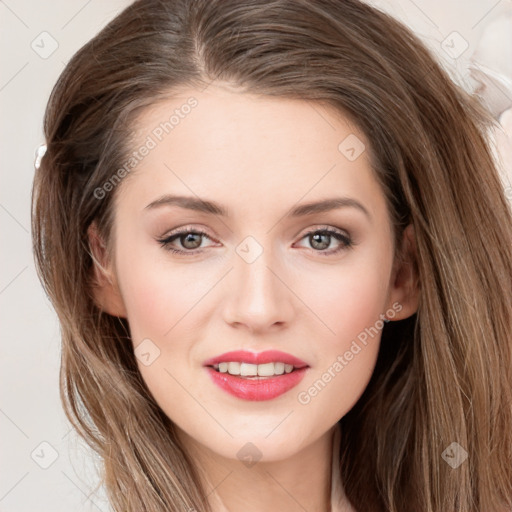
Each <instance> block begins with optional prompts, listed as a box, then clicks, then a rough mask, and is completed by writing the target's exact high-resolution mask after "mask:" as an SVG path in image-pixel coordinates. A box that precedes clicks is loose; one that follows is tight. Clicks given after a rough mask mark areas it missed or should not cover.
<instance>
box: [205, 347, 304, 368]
mask: <svg viewBox="0 0 512 512" xmlns="http://www.w3.org/2000/svg"><path fill="white" fill-rule="evenodd" d="M233 361H237V362H240V363H248V364H266V363H275V362H281V363H285V364H291V365H292V366H293V367H294V368H296V369H299V368H305V367H307V366H309V365H308V364H307V363H306V362H304V361H302V359H299V358H297V357H295V356H292V355H291V354H287V353H286V352H281V351H280V350H265V351H264V352H259V353H256V352H249V351H248V350H235V351H232V352H226V353H224V354H221V355H219V356H216V357H212V358H211V359H208V360H207V361H205V362H204V364H203V366H213V365H215V364H219V363H229V362H233Z"/></svg>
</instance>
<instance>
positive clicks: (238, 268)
mask: <svg viewBox="0 0 512 512" xmlns="http://www.w3.org/2000/svg"><path fill="white" fill-rule="evenodd" d="M283 268H284V266H283V265H281V264H279V262H278V261H277V258H275V257H273V256H272V251H271V250H270V249H267V248H266V247H265V248H264V250H263V252H262V253H261V254H260V255H259V256H258V257H257V258H256V259H255V260H254V261H252V262H250V260H246V259H244V258H243V257H240V256H239V255H238V254H234V268H233V271H232V272H230V275H229V279H228V280H227V282H226V296H225V302H224V308H223V314H224V320H225V321H226V322H227V323H228V324H230V325H231V326H233V327H235V328H243V329H246V330H248V331H250V332H251V333H253V334H255V333H263V332H266V331H268V330H279V329H283V328H284V327H285V326H286V325H289V323H290V322H291V320H292V318H293V315H294V307H293V297H294V293H293V291H292V287H291V286H290V284H289V282H288V281H289V280H290V279H289V278H287V277H288V276H287V273H286V271H284V270H283Z"/></svg>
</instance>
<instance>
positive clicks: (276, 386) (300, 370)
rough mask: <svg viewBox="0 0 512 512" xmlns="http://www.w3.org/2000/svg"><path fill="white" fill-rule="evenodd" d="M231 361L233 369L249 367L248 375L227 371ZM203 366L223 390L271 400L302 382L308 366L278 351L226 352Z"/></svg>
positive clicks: (238, 369) (249, 398)
mask: <svg viewBox="0 0 512 512" xmlns="http://www.w3.org/2000/svg"><path fill="white" fill-rule="evenodd" d="M228 363H230V365H229V366H230V371H231V370H234V371H235V372H236V373H240V372H245V371H246V370H247V371H248V372H249V375H232V374H231V373H229V372H228V371H227V367H228ZM269 363H275V364H274V365H271V364H269ZM246 365H251V366H246ZM258 365H265V366H263V367H260V366H258ZM204 366H205V367H206V369H207V371H208V373H209V375H210V377H211V379H212V381H213V382H214V383H215V384H216V385H217V386H219V387H220V388H221V389H223V390H224V391H226V392H227V393H230V394H231V395H233V396H236V397H237V398H241V399H244V400H252V401H261V400H271V399H273V398H276V397H278V396H280V395H282V394H284V393H286V392H287V391H289V390H290V389H292V388H294V387H295V386H297V385H298V384H299V382H300V381H301V380H302V379H303V378H304V375H305V373H306V371H307V369H308V368H309V366H308V364H307V363H305V362H304V361H302V360H301V359H299V358H297V357H295V356H292V355H290V354H287V353H285V352H281V351H278V350H267V351H265V352H261V353H254V352H249V351H245V350H237V351H233V352H226V353H224V354H221V355H220V356H217V357H214V358H211V359H208V360H207V361H205V362H204ZM244 367H245V368H244ZM284 368H286V370H285V369H284ZM269 372H270V373H271V375H269V374H268V373H269ZM261 373H264V374H265V375H264V376H262V375H260V374H261Z"/></svg>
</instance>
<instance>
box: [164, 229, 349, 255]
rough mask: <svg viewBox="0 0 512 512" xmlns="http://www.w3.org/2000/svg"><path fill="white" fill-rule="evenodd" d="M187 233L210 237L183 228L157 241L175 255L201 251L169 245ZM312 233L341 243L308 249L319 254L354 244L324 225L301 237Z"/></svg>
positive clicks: (195, 230)
mask: <svg viewBox="0 0 512 512" xmlns="http://www.w3.org/2000/svg"><path fill="white" fill-rule="evenodd" d="M188 234H194V235H201V236H204V237H207V238H210V240H211V237H210V236H209V235H208V233H206V232H205V231H203V230H202V229H191V228H183V229H181V230H179V231H175V232H174V233H170V234H169V235H168V236H166V237H164V238H159V239H157V242H158V243H160V245H161V246H162V247H163V248H164V250H166V251H169V252H172V253H174V254H177V255H182V256H185V255H194V254H198V253H199V252H202V249H190V250H181V249H175V248H174V247H171V243H172V242H174V240H176V239H179V238H180V237H181V236H184V235H188ZM313 234H323V235H330V236H331V237H334V238H335V239H336V240H338V241H340V242H341V243H342V245H341V247H339V248H338V249H330V250H315V249H310V250H311V251H313V252H315V253H318V254H320V255H321V256H331V255H333V254H337V253H339V252H341V251H343V250H347V249H351V248H353V247H354V245H356V244H355V243H354V241H353V240H352V239H351V238H350V237H349V236H347V235H344V234H343V233H341V232H339V231H335V230H333V229H331V228H328V227H324V228H321V229H315V230H312V231H308V232H307V233H305V234H304V236H303V237H302V238H301V240H302V239H304V238H306V237H308V236H310V235H313Z"/></svg>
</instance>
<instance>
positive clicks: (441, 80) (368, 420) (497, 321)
mask: <svg viewBox="0 0 512 512" xmlns="http://www.w3.org/2000/svg"><path fill="white" fill-rule="evenodd" d="M213 80H221V81H224V82H228V83H231V84H234V85H236V86H238V87H241V88H243V90H245V91H248V92H252V93H257V94H263V95H268V96H276V97H283V98H296V99H301V100H305V101H317V102H322V103H323V104H325V105H328V106H330V107H332V109H334V110H335V111H338V112H340V113H343V114H344V115H349V116H350V117H351V118H352V119H353V120H354V122H356V123H357V125H358V126H359V127H360V128H361V130H362V131H363V132H364V133H365V135H366V136H367V138H368V140H369V141H370V143H371V152H372V155H373V167H374V170H375V173H376V176H377V177H378V179H379V182H380V183H381V185H382V189H383V191H384V192H385V194H386V198H387V201H388V205H389V211H390V214H391V218H392V220H393V223H394V229H395V237H396V240H395V241H397V240H398V239H399V237H400V236H401V234H402V232H403V229H404V227H405V226H406V225H407V224H409V223H410V224H412V225H413V226H414V233H415V242H416V246H417V262H416V271H417V275H418V281H419V283H420V303H419V308H418V311H417V313H415V314H414V315H413V316H411V317H410V318H408V319H406V320H402V321H397V322H389V323H388V324H387V325H386V326H385V327H384V330H383V335H382V341H381V348H380V352H379V356H378V361H377V365H376V368H375V371H374V374H373V376H372V379H371V381H370V383H369V385H368V387H367V389H366V390H365V392H364V394H363V395H362V397H361V398H360V399H359V401H358V402H357V404H356V405H355V406H354V407H353V409H352V410H351V411H350V412H349V413H348V414H346V415H345V416H344V417H343V418H342V420H341V424H342V429H341V431H342V440H341V447H342V449H341V453H340V468H341V474H342V480H343V485H344V487H345V492H346V494H347V497H348V498H349V499H350V501H351V503H352V504H353V505H354V507H355V508H356V509H357V510H359V511H364V512H373V511H375V512H380V511H390V512H410V511H411V510H414V511H415V512H423V511H424V512H434V511H435V512H441V511H442V512H453V511H459V512H475V511H481V512H495V511H497V510H500V509H499V507H500V506H503V505H508V506H511V507H512V343H511V332H512V216H511V212H510V208H509V205H508V203H507V200H506V198H505V194H504V191H503V188H502V184H501V182H500V178H499V175H498V172H497V170H496V168H495V166H494V163H493V160H492V156H491V153H490V150H489V148H488V145H487V142H486V140H487V139H486V133H487V130H488V128H489V126H490V125H491V120H490V117H489V116H488V115H487V114H486V112H485V111H484V109H483V108H482V107H481V106H480V104H479V102H478V101H477V100H476V99H475V98H473V97H470V96H468V95H467V94H466V93H465V92H464V91H463V90H462V89H461V88H459V87H458V86H456V85H455V84H453V83H452V82H451V81H450V79H449V78H448V77H447V75H446V73H445V72H444V71H443V70H442V69H441V68H440V66H439V65H438V64H437V63H436V61H435V59H434V58H433V57H432V56H431V55H430V53H429V52H428V51H427V50H426V49H425V47H424V46H423V45H422V44H421V43H420V42H419V41H418V39H417V38H416V37H415V36H414V35H413V34H412V33H411V32H410V31H409V30H408V29H406V28H405V27H403V26H402V25H401V24H400V23H398V22H397V21H395V20H394V19H393V18H391V17H390V16H388V15H386V14H384V13H382V12H380V11H378V10H376V9H374V8H371V7H369V6H368V5H365V4H364V3H362V2H359V1H357V0H139V1H136V2H135V3H133V4H132V5H130V6H129V7H127V8H126V9H125V10H124V11H123V12H121V13H120V14H119V15H118V16H117V17H116V18H115V19H114V20H113V21H111V22H110V23H109V24H108V25H107V26H106V27H105V28H104V29H103V30H101V32H99V33H98V34H97V35H96V36H95V37H94V38H93V39H92V40H91V41H89V42H88V43H87V44H86V45H85V46H83V47H82V48H81V49H80V50H79V51H78V52H77V53H76V54H75V55H74V57H73V58H72V59H71V60H70V62H69V63H68V65H67V66H66V68H65V70H64V71H63V73H62V75H61V76H60V78H59V80H58V82H57V84H56V85H55V87H54V89H53V92H52V94H51V97H50V100H49V103H48V106H47V110H46V114H45V118H44V132H45V137H46V143H47V151H46V154H45V155H44V157H43V158H42V161H41V164H40V167H39V169H38V170H37V172H36V175H35V180H34V189H33V204H32V208H33V212H32V213H33V217H32V218H33V226H32V228H33V243H34V252H35V259H36V265H37V269H38V272H39V275H40V278H41V280H42V283H43V285H44V287H45V290H46V291H47V293H48V295H49V297H50V299H51V301H52V303H53V305H54V307H55V309H56V312H57V314H58V317H59V320H60V323H61V329H62V364H61V396H62V400H63V404H64V408H65V411H66V414H67V415H68V417H69V419H70V421H71V422H72V423H73V425H74V426H75V428H76V429H77V431H78V432H79V433H80V435H82V436H83V437H84V439H85V440H86V441H87V442H88V443H89V444H90V446H91V447H92V448H93V449H94V450H96V451H97V452H98V454H99V455H100V456H101V458H102V460H103V461H104V471H103V477H104V482H105V487H106V491H107V494H108V497H109V500H110V502H111V504H112V506H113V508H114V510H116V511H118V512H128V511H137V512H140V511H143V510H148V511H151V512H159V511H161V512H164V511H166V512H168V511H178V510H180V511H183V510H188V509H192V508H193V509H195V510H197V511H201V512H202V511H207V510H210V508H209V506H208V503H207V500H206V498H205V491H204V489H202V488H201V485H200V479H199V478H198V473H197V471H196V469H195V468H194V464H193V461H192V460H191V458H190V457H189V456H188V455H187V453H186V452H185V450H184V449H183V447H182V446H181V445H180V443H179V441H178V438H177V437H176V435H175V431H174V427H173V424H172V422H171V421H170V420H169V418H167V417H166V415H165V414H164V413H163V412H162V410H161V409H160V408H159V407H158V405H157V404H156V402H155V401H154V399H153V398H152V396H151V394H150V393H149V391H148V389H147V388H146V386H145V384H144V382H143V380H142V378H141V376H140V374H139V372H138V369H137V364H136V362H135V358H134V353H133V346H132V344H131V342H130V335H129V326H128V323H127V321H126V319H123V318H117V317H113V316H110V315H108V314H106V313H105V312H103V311H101V308H99V307H98V306H97V305H96V303H95V301H94V295H93V292H92V287H93V284H94V283H93V264H94V262H93V259H92V256H91V251H90V248H89V244H88V238H87V230H88V228H89V226H90V225H91V223H92V222H93V221H94V222H96V223H97V225H98V228H99V230H100V232H101V234H102V236H103V237H104V239H105V240H107V241H109V244H110V243H111V237H110V233H111V228H112V224H113V222H114V216H113V211H114V198H115V197H116V195H117V192H118V189H119V187H116V188H115V189H114V190H112V191H110V192H108V193H106V194H105V197H102V198H101V199H99V198H98V194H97V193H96V194H95V191H97V189H98V188H99V187H102V186H103V185H104V184H105V182H107V181H108V180H109V179H110V178H111V177H112V175H113V172H114V171H115V170H116V169H119V168H120V167H121V166H122V164H123V162H126V160H127V156H128V155H129V154H130V152H131V150H132V149H133V148H131V147H130V145H131V144H132V138H131V129H132V128H133V126H134V122H135V121H136V119H137V115H138V114H139V113H140V112H141V111H142V110H143V109H144V108H145V106H147V105H150V104H151V103H152V102H154V101H157V99H159V98H162V97H164V96H166V95H167V96H169V95H171V94H172V92H173V91H174V90H176V89H177V88H179V87H180V88H181V87H196V88H204V87H205V85H206V84H208V83H211V82H212V81H213ZM452 443H457V444H456V445H453V444H452ZM454 447H455V449H457V450H465V452H467V454H468V457H467V459H466V460H465V461H464V462H463V463H462V464H460V465H459V466H458V467H453V465H450V464H449V463H447V462H446V453H448V454H450V452H449V451H448V452H447V451H446V450H447V449H448V450H453V449H454ZM460 453H464V452H462V451H461V452H460Z"/></svg>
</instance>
